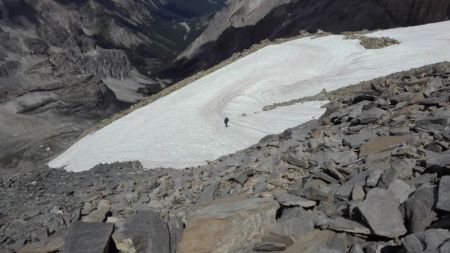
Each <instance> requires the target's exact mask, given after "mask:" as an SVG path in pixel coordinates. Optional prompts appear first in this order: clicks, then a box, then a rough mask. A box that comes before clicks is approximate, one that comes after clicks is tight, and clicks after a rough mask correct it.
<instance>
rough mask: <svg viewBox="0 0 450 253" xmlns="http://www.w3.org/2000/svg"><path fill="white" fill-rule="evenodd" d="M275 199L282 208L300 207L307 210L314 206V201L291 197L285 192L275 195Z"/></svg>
mask: <svg viewBox="0 0 450 253" xmlns="http://www.w3.org/2000/svg"><path fill="white" fill-rule="evenodd" d="M275 199H276V200H277V201H278V203H280V205H282V206H301V207H305V208H308V207H313V206H315V205H316V202H315V201H312V200H308V199H304V198H302V197H299V196H295V195H291V194H288V193H285V192H283V193H278V194H275Z"/></svg>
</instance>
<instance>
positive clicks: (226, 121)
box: [223, 117, 230, 127]
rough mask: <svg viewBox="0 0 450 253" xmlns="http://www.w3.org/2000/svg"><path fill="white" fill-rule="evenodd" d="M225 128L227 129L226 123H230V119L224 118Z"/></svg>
mask: <svg viewBox="0 0 450 253" xmlns="http://www.w3.org/2000/svg"><path fill="white" fill-rule="evenodd" d="M223 122H224V123H225V127H228V122H230V119H229V118H228V117H225V119H224V121H223Z"/></svg>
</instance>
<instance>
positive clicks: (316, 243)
mask: <svg viewBox="0 0 450 253" xmlns="http://www.w3.org/2000/svg"><path fill="white" fill-rule="evenodd" d="M321 96H326V97H327V98H328V99H330V101H331V102H330V103H329V104H327V105H326V108H327V111H326V113H325V114H324V115H322V117H321V118H320V119H317V120H312V121H309V122H307V123H305V124H302V125H299V126H297V127H294V128H292V129H287V130H286V131H284V132H283V133H281V134H277V135H270V136H267V137H265V138H263V139H262V140H261V141H260V142H259V143H257V144H255V145H253V146H251V147H249V148H248V149H245V150H242V151H239V152H237V153H235V154H231V155H227V156H223V157H221V158H219V159H218V160H216V161H211V162H209V164H208V165H206V166H201V167H195V168H186V169H183V170H173V169H155V170H144V169H143V168H142V166H140V164H139V163H136V162H130V163H116V164H101V165H98V166H96V167H95V168H93V169H92V170H90V171H85V172H81V173H68V172H65V171H64V170H57V169H48V168H45V167H41V168H35V169H34V170H32V171H29V172H16V173H14V174H9V175H5V176H2V177H1V179H0V188H1V189H2V191H0V200H1V201H2V202H1V204H0V252H23V253H24V252H33V253H37V252H196V253H197V252H311V253H316V252H333V253H334V252H343V253H344V252H351V253H360V252H361V253H363V252H366V253H367V252H438V253H444V252H449V251H450V232H449V228H450V223H449V221H450V200H449V194H448V193H449V191H450V153H449V148H450V147H449V143H450V128H449V126H450V124H449V119H450V114H449V112H450V111H449V109H450V63H441V64H436V65H432V66H425V67H422V68H419V69H414V70H410V71H406V72H402V73H397V74H393V75H390V76H387V77H382V78H378V79H375V80H372V81H368V82H363V83H360V84H358V85H355V86H349V87H346V88H343V89H340V90H336V91H333V92H327V93H326V94H325V95H324V94H321ZM299 102H301V101H299ZM162 155H163V154H162ZM1 249H2V250H3V251H2V250H1Z"/></svg>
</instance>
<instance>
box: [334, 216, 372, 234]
mask: <svg viewBox="0 0 450 253" xmlns="http://www.w3.org/2000/svg"><path fill="white" fill-rule="evenodd" d="M328 229H330V230H334V231H339V232H348V233H351V234H363V235H370V234H371V232H370V229H369V228H367V227H365V226H363V225H361V224H359V223H358V222H356V221H352V220H348V219H345V218H342V217H338V218H336V219H333V220H330V223H329V224H328Z"/></svg>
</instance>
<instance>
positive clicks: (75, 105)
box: [0, 0, 223, 173]
mask: <svg viewBox="0 0 450 253" xmlns="http://www.w3.org/2000/svg"><path fill="white" fill-rule="evenodd" d="M222 4H223V1H214V2H212V1H210V2H208V3H203V2H201V1H197V2H195V3H192V4H190V5H186V3H185V1H180V0H170V1H148V0H139V1H129V0H120V1H117V0H114V1H113V0H82V1H81V0H79V1H66V0H40V1H35V0H0V117H1V121H0V142H1V144H0V168H1V170H0V173H3V172H4V171H5V170H7V169H15V168H21V169H30V168H32V166H36V165H39V164H43V163H44V162H47V161H48V158H49V157H51V156H53V155H55V154H57V153H59V152H61V151H62V150H63V149H64V148H66V147H67V146H68V145H69V144H70V143H71V142H73V141H74V140H75V139H76V138H78V137H79V136H80V134H81V133H82V132H83V131H85V130H86V129H87V128H89V127H91V126H93V125H95V124H97V123H98V122H99V121H100V120H102V119H104V118H107V117H109V116H110V115H113V114H115V113H117V112H119V111H121V110H123V109H124V108H126V107H128V106H129V105H130V104H134V103H136V102H138V101H139V100H141V99H142V98H143V95H142V93H155V92H158V91H160V90H161V89H163V88H164V87H165V85H166V83H167V82H166V81H164V80H156V79H154V78H150V76H152V75H154V74H155V73H157V72H158V71H159V69H160V68H164V66H165V65H166V64H170V63H171V62H172V60H173V59H174V58H175V57H176V55H177V54H179V53H180V52H181V51H182V50H183V49H184V48H185V47H186V46H187V45H189V43H190V42H191V41H192V40H193V39H194V38H195V37H196V36H197V35H198V33H200V32H201V31H202V29H203V28H204V26H205V24H204V22H205V21H206V20H207V19H208V17H209V14H210V13H213V12H215V11H216V10H218V9H220V8H221V7H222ZM27 165H29V166H27Z"/></svg>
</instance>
